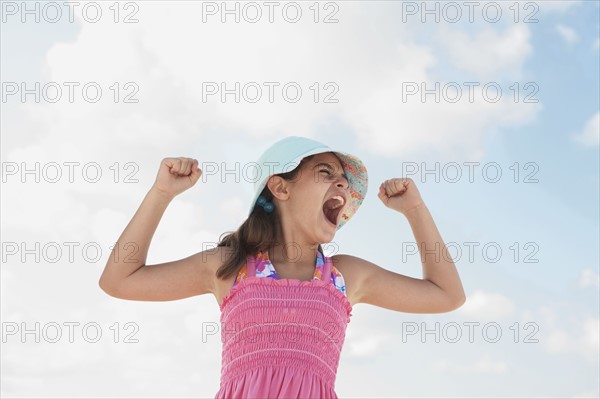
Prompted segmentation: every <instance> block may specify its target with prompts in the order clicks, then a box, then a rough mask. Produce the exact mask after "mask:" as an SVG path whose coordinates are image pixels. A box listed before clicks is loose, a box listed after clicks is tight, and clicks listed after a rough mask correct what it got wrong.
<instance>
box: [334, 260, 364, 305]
mask: <svg viewBox="0 0 600 399" xmlns="http://www.w3.org/2000/svg"><path fill="white" fill-rule="evenodd" d="M331 262H332V264H333V267H334V269H337V270H338V271H339V272H340V273H341V274H342V275H343V279H344V282H345V284H346V292H347V295H348V299H349V300H350V302H351V303H352V304H353V305H354V304H355V303H360V302H361V299H362V298H361V295H362V294H361V292H362V291H363V290H362V287H364V286H365V284H366V279H367V277H368V276H369V270H372V269H371V268H370V267H369V265H373V264H372V263H371V262H368V261H366V260H364V259H361V258H359V257H356V256H352V255H346V254H336V255H333V256H331Z"/></svg>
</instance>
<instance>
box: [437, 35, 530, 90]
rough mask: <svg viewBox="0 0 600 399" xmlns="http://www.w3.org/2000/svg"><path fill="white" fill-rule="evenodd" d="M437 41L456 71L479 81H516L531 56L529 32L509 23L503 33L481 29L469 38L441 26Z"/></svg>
mask: <svg viewBox="0 0 600 399" xmlns="http://www.w3.org/2000/svg"><path fill="white" fill-rule="evenodd" d="M437 38H438V39H437V40H438V42H439V44H440V49H443V50H444V51H445V52H446V53H447V54H448V57H449V60H450V61H451V62H452V64H453V65H454V66H455V67H456V68H457V69H459V70H462V71H466V72H468V73H470V74H474V75H475V76H477V77H479V78H480V79H491V80H497V79H499V78H506V77H511V78H513V79H515V78H516V79H519V78H520V76H519V75H520V73H521V68H522V66H523V64H524V62H525V60H526V59H527V57H528V56H529V55H530V54H531V53H532V46H531V43H530V38H531V32H530V30H529V28H528V27H527V25H523V24H511V25H509V26H507V27H506V28H505V29H504V31H500V30H497V29H494V28H492V27H484V28H483V29H482V30H480V31H476V32H474V33H473V34H472V35H469V34H467V33H466V32H463V31H460V30H457V29H450V28H445V27H444V26H443V25H442V26H441V27H440V30H439V31H438V32H437Z"/></svg>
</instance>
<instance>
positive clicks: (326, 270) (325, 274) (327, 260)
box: [321, 255, 332, 284]
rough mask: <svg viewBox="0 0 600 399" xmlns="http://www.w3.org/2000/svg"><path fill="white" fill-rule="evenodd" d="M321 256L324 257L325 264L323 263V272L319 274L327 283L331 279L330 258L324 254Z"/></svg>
mask: <svg viewBox="0 0 600 399" xmlns="http://www.w3.org/2000/svg"><path fill="white" fill-rule="evenodd" d="M323 256H324V257H325V264H324V265H323V274H322V275H321V280H323V282H325V283H327V284H329V281H331V266H332V265H331V258H329V257H326V256H325V255H323Z"/></svg>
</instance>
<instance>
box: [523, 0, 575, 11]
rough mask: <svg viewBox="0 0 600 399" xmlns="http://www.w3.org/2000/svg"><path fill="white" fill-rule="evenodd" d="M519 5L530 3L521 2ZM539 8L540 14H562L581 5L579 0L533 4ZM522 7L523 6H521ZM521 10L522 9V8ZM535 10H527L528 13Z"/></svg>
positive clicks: (544, 0) (547, 1) (530, 8)
mask: <svg viewBox="0 0 600 399" xmlns="http://www.w3.org/2000/svg"><path fill="white" fill-rule="evenodd" d="M521 3H525V4H526V3H530V2H529V1H528V0H521ZM535 4H536V5H537V6H539V7H540V8H539V9H540V11H542V12H558V13H562V12H565V11H567V10H568V9H569V8H572V7H574V6H578V5H580V4H581V0H562V1H561V0H558V1H555V0H543V1H538V2H536V3H535ZM521 7H523V6H521ZM522 9H523V8H522ZM534 10H535V8H532V7H529V8H528V9H527V11H528V12H533V11H534Z"/></svg>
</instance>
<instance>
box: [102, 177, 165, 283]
mask: <svg viewBox="0 0 600 399" xmlns="http://www.w3.org/2000/svg"><path fill="white" fill-rule="evenodd" d="M171 200H172V197H171V196H169V195H167V194H165V193H163V192H162V191H160V190H157V189H155V188H154V187H153V188H151V189H150V190H149V191H148V193H147V194H146V196H145V197H144V200H143V201H142V203H141V205H140V206H139V208H138V209H137V211H136V212H135V214H134V215H133V218H132V219H131V221H130V222H129V224H128V225H127V227H125V230H123V233H121V236H120V237H119V239H118V241H117V243H116V244H115V247H114V248H113V250H112V252H111V254H110V257H109V258H108V261H107V263H106V266H105V268H104V271H103V273H102V276H101V277H100V286H101V287H102V288H110V287H111V286H115V285H117V284H118V283H119V282H120V281H122V280H123V279H125V278H126V277H127V276H129V275H131V274H132V273H134V272H135V271H136V270H138V269H139V268H141V267H142V266H144V265H145V263H146V257H147V255H148V249H149V247H150V242H151V241H152V236H153V235H154V233H155V232H156V228H157V227H158V223H159V222H160V219H161V218H162V216H163V214H164V212H165V210H166V208H167V206H168V205H169V203H170V202H171Z"/></svg>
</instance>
